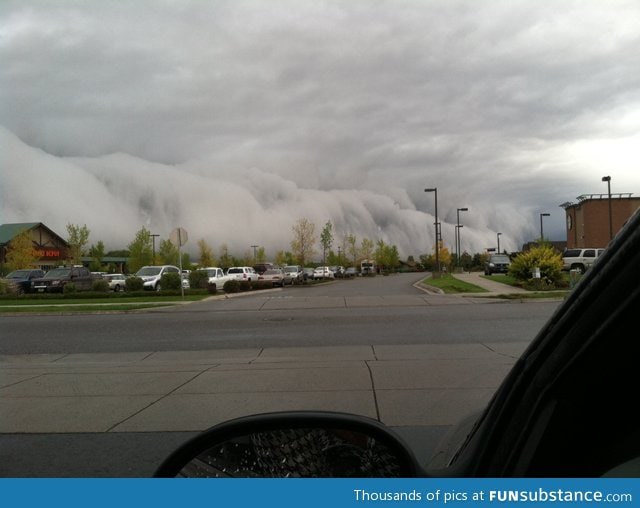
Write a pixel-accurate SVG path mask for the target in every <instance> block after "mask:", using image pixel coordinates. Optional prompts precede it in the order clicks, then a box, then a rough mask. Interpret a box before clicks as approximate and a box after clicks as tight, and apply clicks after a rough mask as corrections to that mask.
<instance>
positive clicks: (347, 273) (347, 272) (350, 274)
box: [344, 266, 358, 278]
mask: <svg viewBox="0 0 640 508" xmlns="http://www.w3.org/2000/svg"><path fill="white" fill-rule="evenodd" d="M357 275H358V270H356V267H355V266H349V267H347V269H346V270H345V271H344V276H345V277H346V278H348V277H356V276H357Z"/></svg>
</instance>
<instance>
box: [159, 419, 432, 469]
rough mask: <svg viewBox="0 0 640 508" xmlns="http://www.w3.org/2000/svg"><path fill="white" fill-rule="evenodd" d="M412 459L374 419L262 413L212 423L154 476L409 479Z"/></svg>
mask: <svg viewBox="0 0 640 508" xmlns="http://www.w3.org/2000/svg"><path fill="white" fill-rule="evenodd" d="M419 476H423V472H422V469H421V467H420V466H419V465H418V463H417V461H416V459H415V457H414V455H413V453H412V452H411V451H410V450H409V448H408V447H407V446H406V445H405V444H404V442H402V441H401V439H400V438H399V437H398V436H396V435H395V434H394V433H393V432H392V431H391V430H389V429H387V428H386V427H385V426H384V425H382V424H381V423H380V422H378V421H376V420H372V419H369V418H365V417H361V416H356V415H348V414H342V413H328V412H305V411H303V412H293V413H291V412H287V413H269V414H263V415H255V416H249V417H244V418H239V419H236V420H232V421H229V422H225V423H222V424H220V425H216V426H214V427H212V428H210V429H209V430H206V431H204V432H203V433H202V434H200V435H198V436H196V437H195V438H193V439H192V440H190V441H188V442H186V443H185V444H183V445H182V446H181V447H180V448H178V449H177V450H176V451H175V452H173V453H172V454H171V455H170V456H169V457H168V458H167V459H166V460H165V461H164V462H163V463H162V464H161V465H160V467H159V468H158V469H157V471H156V472H155V474H154V477H157V478H173V477H198V478H225V477H234V478H289V477H290V478H367V477H368V478H394V477H396V478H413V477H419Z"/></svg>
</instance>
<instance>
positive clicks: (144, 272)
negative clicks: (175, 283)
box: [136, 266, 162, 277]
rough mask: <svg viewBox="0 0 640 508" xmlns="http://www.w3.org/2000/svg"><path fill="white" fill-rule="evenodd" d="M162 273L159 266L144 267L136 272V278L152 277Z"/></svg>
mask: <svg viewBox="0 0 640 508" xmlns="http://www.w3.org/2000/svg"><path fill="white" fill-rule="evenodd" d="M161 271H162V268H161V267H159V266H145V267H143V268H141V269H140V270H138V271H137V272H136V276H137V277H152V276H154V275H158V274H159V273H160V272H161Z"/></svg>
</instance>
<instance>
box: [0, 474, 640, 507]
mask: <svg viewBox="0 0 640 508" xmlns="http://www.w3.org/2000/svg"><path fill="white" fill-rule="evenodd" d="M0 489H1V491H2V500H3V503H2V504H3V506H16V507H21V508H23V507H24V508H27V507H34V508H35V507H37V508H44V507H46V508H50V507H51V508H53V507H61V508H62V507H64V508H87V507H91V508H100V507H104V508H124V507H129V506H130V507H132V508H133V507H135V508H139V507H140V506H153V507H154V508H160V507H167V508H177V507H183V506H205V507H209V506H211V507H213V506H216V507H218V506H232V507H234V508H235V507H238V508H239V507H251V508H255V507H264V506H274V507H276V506H277V507H278V508H288V507H292V508H293V507H295V508H299V507H304V508H314V507H318V508H320V507H322V508H326V507H328V506H330V507H332V508H333V507H365V506H366V507H373V506H394V507H407V506H411V507H415V506H432V507H451V508H459V507H472V506H473V507H476V506H480V507H482V506H494V507H495V506H500V507H510V506H518V507H522V506H547V507H548V506H571V507H578V506H596V505H600V504H609V505H611V504H615V505H621V506H628V507H631V506H640V479H626V478H625V479H618V478H605V479H597V478H596V479H450V478H447V479H423V478H419V479H401V480H372V479H318V480H309V479H26V478H17V479H0Z"/></svg>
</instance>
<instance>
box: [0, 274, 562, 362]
mask: <svg viewBox="0 0 640 508" xmlns="http://www.w3.org/2000/svg"><path fill="white" fill-rule="evenodd" d="M420 278H421V275H420V274H401V275H392V276H388V277H381V276H379V277H373V278H357V279H354V280H344V281H343V280H337V281H335V282H333V283H330V284H326V285H316V286H294V287H289V286H288V287H286V288H284V289H283V290H281V289H277V290H274V291H269V292H256V293H252V294H246V295H242V296H239V297H234V298H225V297H224V296H222V297H216V298H215V299H211V300H206V301H202V302H196V303H190V304H187V305H180V306H176V307H172V308H167V309H163V310H154V311H145V312H136V313H128V314H122V313H116V314H113V313H98V314H68V313H67V314H61V315H57V314H56V315H21V316H2V317H0V320H1V322H2V329H3V331H2V336H1V338H0V354H10V355H13V354H37V353H80V352H85V353H90V352H135V351H182V350H206V349H228V348H255V347H285V346H287V347H296V346H299V347H307V346H313V347H317V346H332V345H364V344H374V345H381V344H451V343H469V342H483V341H492V342H496V341H497V342H500V341H514V340H524V341H529V340H531V339H532V338H533V336H534V335H535V333H536V332H537V330H539V329H540V327H541V326H542V325H543V324H544V322H545V321H546V320H547V319H548V318H549V316H550V315H551V313H552V312H553V311H554V310H555V308H556V307H557V306H558V302H557V301H536V302H530V303H527V304H523V303H521V302H519V301H515V302H513V301H505V300H480V299H477V298H476V299H470V298H465V297H460V296H455V297H446V296H434V295H428V294H427V293H425V292H424V291H421V290H420V289H417V288H416V287H414V285H413V283H415V282H417V281H418V280H420Z"/></svg>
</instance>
